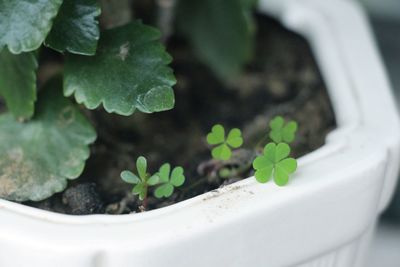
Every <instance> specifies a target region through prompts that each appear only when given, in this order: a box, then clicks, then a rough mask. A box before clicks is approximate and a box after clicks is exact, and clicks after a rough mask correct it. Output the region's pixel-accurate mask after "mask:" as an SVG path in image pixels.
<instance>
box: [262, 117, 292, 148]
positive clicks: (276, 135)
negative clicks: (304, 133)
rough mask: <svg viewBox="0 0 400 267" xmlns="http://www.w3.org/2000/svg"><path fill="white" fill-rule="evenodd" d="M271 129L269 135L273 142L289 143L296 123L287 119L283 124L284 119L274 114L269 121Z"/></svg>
mask: <svg viewBox="0 0 400 267" xmlns="http://www.w3.org/2000/svg"><path fill="white" fill-rule="evenodd" d="M269 126H270V127H271V131H270V133H269V137H270V138H271V139H272V141H274V142H275V143H280V142H285V143H291V142H293V141H294V137H295V134H296V131H297V123H296V122H295V121H289V122H288V123H286V124H285V120H284V119H283V118H282V117H281V116H276V117H275V118H274V119H273V120H272V121H271V122H270V123H269Z"/></svg>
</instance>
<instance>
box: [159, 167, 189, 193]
mask: <svg viewBox="0 0 400 267" xmlns="http://www.w3.org/2000/svg"><path fill="white" fill-rule="evenodd" d="M157 175H158V177H159V178H160V180H159V183H160V184H161V185H160V186H158V187H157V189H156V190H155V191H154V196H155V197H156V198H162V197H169V196H171V195H172V193H173V192H174V188H175V187H179V186H181V185H183V183H184V182H185V176H184V175H183V168H182V167H175V168H174V169H173V170H172V172H171V165H170V164H169V163H165V164H163V165H162V166H161V167H160V170H159V171H158V173H157Z"/></svg>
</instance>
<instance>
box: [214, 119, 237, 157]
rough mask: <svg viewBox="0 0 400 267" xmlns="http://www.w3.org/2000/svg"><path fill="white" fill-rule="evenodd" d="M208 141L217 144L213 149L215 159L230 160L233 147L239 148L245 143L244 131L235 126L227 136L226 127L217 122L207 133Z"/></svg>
mask: <svg viewBox="0 0 400 267" xmlns="http://www.w3.org/2000/svg"><path fill="white" fill-rule="evenodd" d="M207 143H208V144H210V145H216V147H214V148H213V149H212V151H211V155H212V157H213V158H214V159H220V160H228V159H230V157H231V156H232V150H231V148H239V147H240V146H241V145H242V144H243V138H242V132H241V131H240V130H239V129H237V128H234V129H232V130H230V131H229V134H228V137H227V138H225V129H224V127H223V126H222V125H220V124H216V125H214V126H213V127H212V129H211V132H210V133H209V134H208V135H207Z"/></svg>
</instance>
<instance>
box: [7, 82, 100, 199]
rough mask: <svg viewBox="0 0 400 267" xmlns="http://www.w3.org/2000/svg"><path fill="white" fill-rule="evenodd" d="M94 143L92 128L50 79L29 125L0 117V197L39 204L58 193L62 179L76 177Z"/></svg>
mask: <svg viewBox="0 0 400 267" xmlns="http://www.w3.org/2000/svg"><path fill="white" fill-rule="evenodd" d="M95 139H96V133H95V131H94V129H93V128H92V126H91V125H90V124H89V122H88V121H87V119H86V118H85V117H84V116H83V115H82V114H81V113H80V112H79V109H78V107H76V106H74V105H73V104H72V103H71V102H70V101H69V100H68V99H66V98H65V97H63V95H62V91H61V83H60V82H58V80H53V81H52V82H50V83H49V84H48V85H47V86H46V88H45V89H44V90H42V91H41V93H40V94H39V101H38V103H37V106H36V114H35V116H34V117H33V119H32V120H30V121H29V122H26V123H19V122H17V121H15V120H14V119H13V117H12V116H11V114H4V115H1V116H0V197H2V198H5V199H9V200H14V201H26V200H33V201H39V200H43V199H45V198H48V197H50V196H51V195H52V194H54V193H56V192H60V191H62V190H64V189H65V187H66V185H67V180H68V179H74V178H77V177H78V176H79V175H80V174H81V173H82V171H83V168H84V166H85V160H86V159H87V158H88V157H89V147H88V145H89V144H91V143H93V142H94V140H95Z"/></svg>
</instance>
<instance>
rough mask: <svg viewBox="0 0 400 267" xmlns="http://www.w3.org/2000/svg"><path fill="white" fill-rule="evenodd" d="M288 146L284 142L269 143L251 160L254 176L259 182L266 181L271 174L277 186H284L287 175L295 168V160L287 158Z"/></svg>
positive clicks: (286, 181)
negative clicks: (260, 153)
mask: <svg viewBox="0 0 400 267" xmlns="http://www.w3.org/2000/svg"><path fill="white" fill-rule="evenodd" d="M289 154H290V147H289V145H288V144H286V143H279V144H275V143H269V144H267V145H266V146H265V147H264V153H263V155H261V156H258V157H257V158H256V159H255V160H254V161H253V168H254V169H255V171H256V172H255V174H254V176H255V177H256V180H257V181H258V182H260V183H266V182H268V181H269V180H270V179H271V177H272V175H273V176H274V181H275V183H276V184H277V185H279V186H284V185H286V184H287V183H288V181H289V175H290V174H292V173H294V172H295V171H296V169H297V161H296V160H295V159H294V158H288V156H289Z"/></svg>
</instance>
